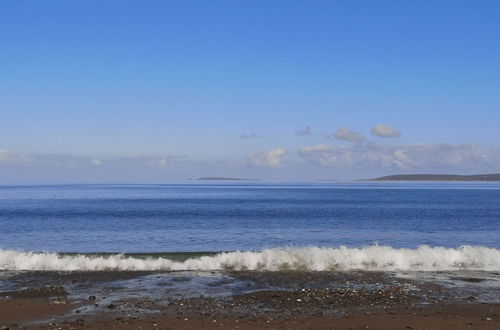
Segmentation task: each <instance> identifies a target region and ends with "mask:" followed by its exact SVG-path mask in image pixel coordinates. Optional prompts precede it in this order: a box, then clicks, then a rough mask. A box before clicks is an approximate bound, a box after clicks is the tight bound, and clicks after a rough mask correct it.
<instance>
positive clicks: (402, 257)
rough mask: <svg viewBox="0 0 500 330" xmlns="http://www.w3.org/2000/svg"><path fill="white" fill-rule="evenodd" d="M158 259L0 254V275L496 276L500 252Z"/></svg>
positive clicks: (312, 249)
mask: <svg viewBox="0 0 500 330" xmlns="http://www.w3.org/2000/svg"><path fill="white" fill-rule="evenodd" d="M161 255H162V254H156V255H150V256H148V255H147V254H143V255H141V256H134V255H126V254H62V253H55V252H30V251H17V250H4V249H0V270H3V271H185V270H194V271H218V270H222V271H227V270H234V271H241V270H252V271H284V270H290V271H351V270H363V271H447V270H479V271H500V250H498V249H495V248H490V247H484V246H470V245H464V246H461V247H458V248H446V247H432V246H427V245H422V246H420V247H418V248H416V249H408V248H393V247H390V246H380V245H371V246H365V247H359V248H353V247H347V246H340V247H330V248H329V247H316V246H308V247H283V248H272V249H263V250H260V251H234V252H220V253H215V254H214V253H208V254H207V255H203V254H202V253H200V254H197V255H196V256H193V257H190V256H189V254H188V256H187V257H186V258H184V259H185V260H182V259H179V258H175V257H173V256H172V255H175V254H169V255H170V256H168V257H166V256H161Z"/></svg>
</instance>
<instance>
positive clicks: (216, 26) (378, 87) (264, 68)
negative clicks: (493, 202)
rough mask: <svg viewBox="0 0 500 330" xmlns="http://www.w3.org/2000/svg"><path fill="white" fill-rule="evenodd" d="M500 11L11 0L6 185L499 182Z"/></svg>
mask: <svg viewBox="0 0 500 330" xmlns="http://www.w3.org/2000/svg"><path fill="white" fill-rule="evenodd" d="M498 17H500V2H499V1H496V0H494V1H485V0H475V1H472V0H470V1H460V0H453V1H445V0H442V1H425V0H419V1H401V0H393V1H387V0H377V1H371V0H365V1H360V0H349V1H347V0H346V1H335V0H329V1H320V0H311V1H305V0H304V1H292V0H287V1H280V0H272V1H269V0H266V1H259V0H255V1H219V0H212V1H202V0H200V1H195V0H183V1H153V0H145V1H127V0H117V1H113V0H108V1H94V0H85V1H62V0H61V1H57V0H46V1H38V0H23V1H17V0H7V1H3V2H2V4H1V10H0V114H1V119H2V120H1V126H0V184H12V183H39V182H40V183H41V182H43V183H72V182H74V183H81V182H88V183H90V182H130V183H135V182H157V183H163V182H173V181H179V180H185V179H187V178H196V177H201V176H226V177H240V178H253V179H262V180H271V181H316V180H341V181H342V180H353V179H360V178H370V177H374V176H381V175H389V174H399V173H458V174H472V173H495V172H500V129H499V126H500V38H499V36H500V20H499V19H498Z"/></svg>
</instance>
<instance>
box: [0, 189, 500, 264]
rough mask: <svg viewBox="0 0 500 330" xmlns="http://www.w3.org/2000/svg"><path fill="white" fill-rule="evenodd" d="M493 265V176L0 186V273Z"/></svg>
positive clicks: (497, 238)
mask: <svg viewBox="0 0 500 330" xmlns="http://www.w3.org/2000/svg"><path fill="white" fill-rule="evenodd" d="M224 269H230V270H257V271H259V270H265V271H278V270H303V271H335V270H342V271H349V270H366V271H423V272H426V271H427V272H429V271H450V270H468V271H487V272H500V183H483V182H469V183H459V182H437V183H436V182H392V183H391V182H353V183H289V184H283V183H261V182H253V181H252V182H251V181H248V182H246V181H241V182H240V181H237V182H227V183H226V182H203V183H201V182H200V183H192V182H189V183H187V184H147V185H146V184H144V185H139V184H134V185H129V184H103V185H32V186H28V185H24V186H0V270H1V271H26V270H31V271H77V270H80V271H87V270H91V271H106V270H137V271H212V270H224Z"/></svg>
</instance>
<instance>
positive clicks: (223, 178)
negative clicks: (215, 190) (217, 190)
mask: <svg viewBox="0 0 500 330" xmlns="http://www.w3.org/2000/svg"><path fill="white" fill-rule="evenodd" d="M196 180H198V181H257V180H255V179H241V178H226V177H222V176H204V177H201V178H198V179H196Z"/></svg>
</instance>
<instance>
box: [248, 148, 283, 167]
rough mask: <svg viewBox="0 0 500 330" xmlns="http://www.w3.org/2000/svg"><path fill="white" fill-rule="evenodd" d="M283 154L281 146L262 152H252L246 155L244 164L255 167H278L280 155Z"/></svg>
mask: <svg viewBox="0 0 500 330" xmlns="http://www.w3.org/2000/svg"><path fill="white" fill-rule="evenodd" d="M283 154H285V150H284V149H282V148H276V149H272V150H269V151H267V152H264V153H253V154H250V155H248V156H247V159H246V164H247V165H249V166H257V167H280V166H281V157H282V156H283Z"/></svg>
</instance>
